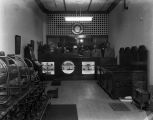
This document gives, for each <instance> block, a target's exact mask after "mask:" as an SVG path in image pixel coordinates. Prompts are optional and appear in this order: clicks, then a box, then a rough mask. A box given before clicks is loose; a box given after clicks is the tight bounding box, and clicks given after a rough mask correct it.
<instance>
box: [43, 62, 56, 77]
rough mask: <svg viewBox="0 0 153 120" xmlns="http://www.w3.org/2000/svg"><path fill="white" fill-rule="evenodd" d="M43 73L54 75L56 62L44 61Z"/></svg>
mask: <svg viewBox="0 0 153 120" xmlns="http://www.w3.org/2000/svg"><path fill="white" fill-rule="evenodd" d="M41 64H42V73H45V74H50V75H54V74H55V65H54V62H42V63H41Z"/></svg>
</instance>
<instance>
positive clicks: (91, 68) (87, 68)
mask: <svg viewBox="0 0 153 120" xmlns="http://www.w3.org/2000/svg"><path fill="white" fill-rule="evenodd" d="M82 74H95V62H82Z"/></svg>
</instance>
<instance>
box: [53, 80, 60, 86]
mask: <svg viewBox="0 0 153 120" xmlns="http://www.w3.org/2000/svg"><path fill="white" fill-rule="evenodd" d="M51 85H52V86H60V85H61V81H53V82H52V83H51Z"/></svg>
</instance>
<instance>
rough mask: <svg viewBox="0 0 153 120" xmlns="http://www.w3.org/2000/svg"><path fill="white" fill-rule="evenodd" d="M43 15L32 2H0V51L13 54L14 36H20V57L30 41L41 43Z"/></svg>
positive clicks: (23, 0) (17, 0) (5, 0)
mask: <svg viewBox="0 0 153 120" xmlns="http://www.w3.org/2000/svg"><path fill="white" fill-rule="evenodd" d="M44 17H45V15H44V14H43V13H42V12H41V11H40V9H39V7H38V6H37V4H36V2H35V1H34V0H3V1H2V0H0V50H3V51H5V53H6V54H14V53H15V35H20V36H21V55H22V56H23V50H24V47H25V45H27V43H30V40H34V41H35V54H36V57H37V41H43V34H45V33H43V24H44V22H45V21H44V19H43V18H44Z"/></svg>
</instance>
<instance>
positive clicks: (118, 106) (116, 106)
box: [109, 103, 130, 111]
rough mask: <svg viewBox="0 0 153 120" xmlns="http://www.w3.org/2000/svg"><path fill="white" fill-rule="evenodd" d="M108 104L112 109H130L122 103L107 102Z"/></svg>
mask: <svg viewBox="0 0 153 120" xmlns="http://www.w3.org/2000/svg"><path fill="white" fill-rule="evenodd" d="M109 106H110V107H111V108H112V109H113V110H114V111H130V109H129V108H128V107H127V106H126V105H125V104H124V103H109Z"/></svg>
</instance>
